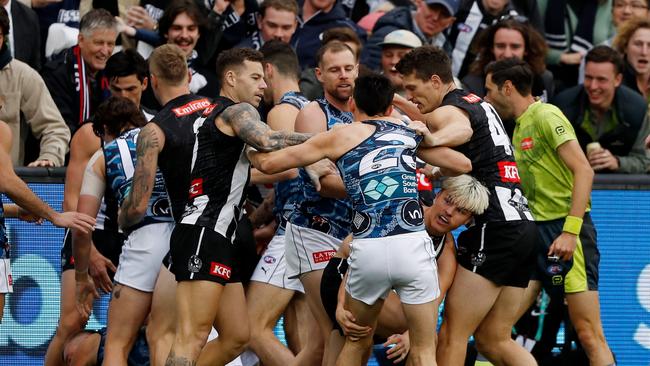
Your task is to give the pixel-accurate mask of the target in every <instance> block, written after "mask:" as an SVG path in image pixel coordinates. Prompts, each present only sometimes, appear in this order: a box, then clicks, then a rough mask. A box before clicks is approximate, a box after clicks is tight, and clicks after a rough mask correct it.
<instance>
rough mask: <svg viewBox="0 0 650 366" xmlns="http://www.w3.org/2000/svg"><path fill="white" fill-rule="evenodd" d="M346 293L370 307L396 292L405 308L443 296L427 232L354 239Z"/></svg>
mask: <svg viewBox="0 0 650 366" xmlns="http://www.w3.org/2000/svg"><path fill="white" fill-rule="evenodd" d="M348 263H349V265H350V267H349V269H348V280H347V282H346V284H345V290H346V291H347V292H348V293H349V294H350V296H352V298H354V299H356V300H359V301H362V302H364V303H366V304H368V305H372V304H374V303H375V302H376V301H377V300H378V299H379V298H382V299H385V298H386V296H388V292H389V291H390V290H391V289H394V290H395V292H397V294H398V295H399V297H400V300H401V301H402V303H404V304H413V305H417V304H424V303H427V302H429V301H432V300H434V299H435V298H437V297H438V296H440V287H439V286H438V267H437V265H436V254H435V250H434V248H433V242H432V241H431V238H429V236H428V235H427V233H426V232H424V231H420V232H415V233H408V234H401V235H394V236H388V237H385V238H371V239H355V240H353V241H352V244H351V245H350V257H349V258H348Z"/></svg>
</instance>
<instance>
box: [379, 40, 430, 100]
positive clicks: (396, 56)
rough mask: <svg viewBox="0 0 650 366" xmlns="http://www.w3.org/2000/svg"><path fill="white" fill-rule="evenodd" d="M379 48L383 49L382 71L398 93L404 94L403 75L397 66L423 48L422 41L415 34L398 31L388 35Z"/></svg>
mask: <svg viewBox="0 0 650 366" xmlns="http://www.w3.org/2000/svg"><path fill="white" fill-rule="evenodd" d="M379 46H380V47H381V71H382V73H383V74H384V75H386V76H387V77H388V79H389V80H390V82H391V83H392V84H393V87H394V88H395V89H396V90H397V92H398V93H399V94H403V93H404V88H403V86H402V75H401V74H400V73H399V72H398V71H397V70H396V69H395V65H397V63H398V62H399V60H401V59H402V57H404V55H405V54H406V53H408V52H409V51H410V50H412V49H414V48H418V47H420V46H422V41H421V40H420V38H418V36H416V35H415V33H413V32H410V31H407V30H405V29H398V30H395V31H392V32H390V33H388V34H387V35H386V37H384V41H383V42H381V43H379Z"/></svg>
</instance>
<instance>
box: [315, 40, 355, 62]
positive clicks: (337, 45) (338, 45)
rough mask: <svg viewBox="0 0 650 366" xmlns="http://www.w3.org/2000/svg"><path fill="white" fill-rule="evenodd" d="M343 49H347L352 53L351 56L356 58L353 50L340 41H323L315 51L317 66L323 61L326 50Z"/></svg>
mask: <svg viewBox="0 0 650 366" xmlns="http://www.w3.org/2000/svg"><path fill="white" fill-rule="evenodd" d="M343 51H349V52H350V53H352V57H354V58H355V59H356V55H355V54H354V51H353V50H352V48H350V46H348V45H347V44H345V43H343V42H341V41H331V42H328V43H325V44H324V45H322V46H321V48H319V49H318V51H317V52H316V60H317V61H318V66H319V67H320V66H321V63H322V62H323V56H325V54H326V53H327V52H332V53H339V52H343Z"/></svg>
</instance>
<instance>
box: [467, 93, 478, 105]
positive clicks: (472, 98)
mask: <svg viewBox="0 0 650 366" xmlns="http://www.w3.org/2000/svg"><path fill="white" fill-rule="evenodd" d="M463 99H465V101H466V102H467V103H472V104H475V103H480V102H481V98H479V97H478V96H477V95H476V94H473V93H470V94H467V95H466V96H464V97H463Z"/></svg>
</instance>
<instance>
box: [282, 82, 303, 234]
mask: <svg viewBox="0 0 650 366" xmlns="http://www.w3.org/2000/svg"><path fill="white" fill-rule="evenodd" d="M278 104H289V105H291V106H293V107H295V108H297V109H298V110H301V109H303V108H304V107H305V106H306V105H307V104H309V99H307V98H305V96H304V95H302V93H300V92H294V91H290V92H287V93H285V94H284V95H283V96H282V97H281V98H280V102H279V103H278ZM301 199H302V188H301V186H300V179H299V178H294V179H290V180H285V181H282V182H278V183H276V184H275V205H274V207H273V214H274V215H275V217H276V218H277V221H278V228H277V230H276V231H275V234H276V235H284V231H285V228H286V224H287V220H288V219H289V217H290V216H291V214H292V213H293V211H294V210H295V208H296V204H297V202H299V201H300V200H301Z"/></svg>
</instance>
